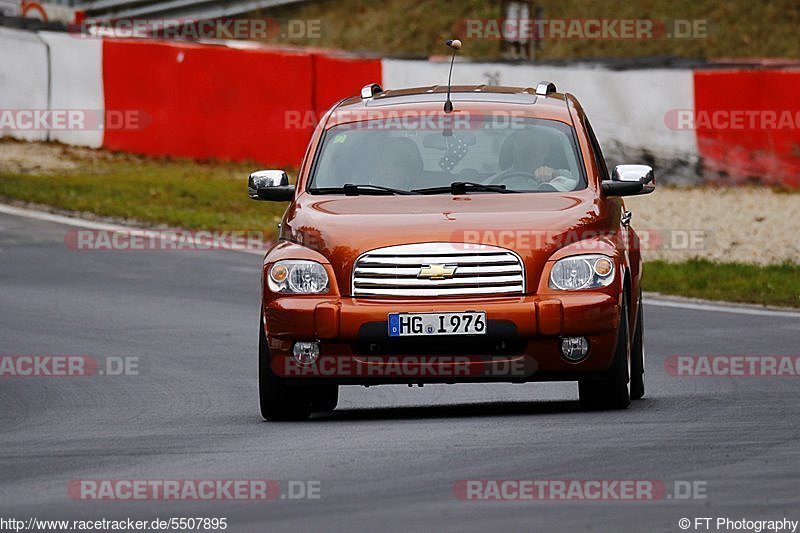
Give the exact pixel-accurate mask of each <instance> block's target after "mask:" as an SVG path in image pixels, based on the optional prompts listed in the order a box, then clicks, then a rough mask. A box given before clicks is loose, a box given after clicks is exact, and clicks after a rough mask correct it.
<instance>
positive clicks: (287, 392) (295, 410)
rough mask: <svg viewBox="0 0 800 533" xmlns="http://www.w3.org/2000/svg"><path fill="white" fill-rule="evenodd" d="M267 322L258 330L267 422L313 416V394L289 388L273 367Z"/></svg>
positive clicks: (261, 391) (261, 393)
mask: <svg viewBox="0 0 800 533" xmlns="http://www.w3.org/2000/svg"><path fill="white" fill-rule="evenodd" d="M263 324H264V320H263V316H262V319H261V320H260V321H259V324H258V329H259V335H258V339H259V340H258V395H259V400H260V404H261V416H262V417H264V420H270V421H276V420H305V419H306V418H308V417H309V415H310V414H311V395H310V394H309V392H308V389H307V388H306V387H302V386H294V387H292V386H288V385H287V384H286V380H284V379H283V378H280V377H278V376H276V375H275V373H274V372H273V371H272V368H271V367H270V364H269V363H270V354H269V345H268V344H267V336H266V335H265V334H264V325H263Z"/></svg>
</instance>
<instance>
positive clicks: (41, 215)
mask: <svg viewBox="0 0 800 533" xmlns="http://www.w3.org/2000/svg"><path fill="white" fill-rule="evenodd" d="M0 213H5V214H7V215H14V216H19V217H26V218H32V219H35V220H42V221H45V222H53V223H55V224H64V225H67V226H75V227H80V228H89V229H97V230H108V231H131V230H142V228H135V227H131V226H120V225H118V224H109V223H107V222H94V221H92V220H84V219H82V218H77V217H69V216H66V215H56V214H54V213H48V212H46V211H38V210H36V209H28V208H23V207H14V206H10V205H5V204H0ZM145 231H146V230H145ZM222 251H232V252H240V253H249V254H256V255H263V254H264V252H263V251H259V250H236V249H230V250H222ZM644 304H645V305H652V306H655V307H672V308H675V309H691V310H693V311H708V312H713V313H734V314H739V315H751V316H775V317H788V318H797V319H800V312H796V311H788V310H787V311H782V310H778V309H761V308H757V307H748V306H744V305H737V304H724V303H719V304H718V303H710V302H709V303H706V302H702V301H701V302H693V301H689V302H684V301H680V300H670V299H661V298H658V297H653V296H648V295H647V294H645V295H644Z"/></svg>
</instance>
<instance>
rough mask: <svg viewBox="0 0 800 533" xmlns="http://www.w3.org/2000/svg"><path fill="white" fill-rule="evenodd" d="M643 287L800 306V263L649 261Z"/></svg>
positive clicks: (667, 291)
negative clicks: (757, 263)
mask: <svg viewBox="0 0 800 533" xmlns="http://www.w3.org/2000/svg"><path fill="white" fill-rule="evenodd" d="M642 284H643V288H644V290H645V291H653V292H660V293H662V294H673V295H678V296H689V297H693V298H705V299H708V300H725V301H728V302H741V303H755V304H761V305H776V306H784V307H800V265H797V264H792V263H786V264H782V265H769V266H759V265H749V264H744V263H717V262H714V261H708V260H705V259H693V260H690V261H686V262H682V263H667V262H665V261H649V262H647V263H646V264H645V267H644V277H643V282H642Z"/></svg>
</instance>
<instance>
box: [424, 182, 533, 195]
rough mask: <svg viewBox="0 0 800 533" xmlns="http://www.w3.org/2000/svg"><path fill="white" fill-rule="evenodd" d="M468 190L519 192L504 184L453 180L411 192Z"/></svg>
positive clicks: (457, 191)
mask: <svg viewBox="0 0 800 533" xmlns="http://www.w3.org/2000/svg"><path fill="white" fill-rule="evenodd" d="M468 191H479V192H499V193H503V194H505V193H511V192H519V191H515V190H513V189H506V186H505V185H486V184H483V183H477V182H474V181H454V182H453V183H451V184H450V185H449V186H447V187H428V188H427V189H414V191H413V192H416V193H420V194H442V193H448V192H449V193H450V194H466V193H467V192H468Z"/></svg>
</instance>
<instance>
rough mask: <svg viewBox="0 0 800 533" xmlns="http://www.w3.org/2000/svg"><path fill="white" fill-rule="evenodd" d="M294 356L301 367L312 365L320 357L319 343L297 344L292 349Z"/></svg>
mask: <svg viewBox="0 0 800 533" xmlns="http://www.w3.org/2000/svg"><path fill="white" fill-rule="evenodd" d="M292 355H293V356H294V360H295V361H297V362H298V363H300V364H301V365H310V364H312V363H313V362H314V361H316V360H317V357H319V343H316V342H296V343H294V347H293V348H292Z"/></svg>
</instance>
